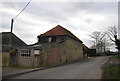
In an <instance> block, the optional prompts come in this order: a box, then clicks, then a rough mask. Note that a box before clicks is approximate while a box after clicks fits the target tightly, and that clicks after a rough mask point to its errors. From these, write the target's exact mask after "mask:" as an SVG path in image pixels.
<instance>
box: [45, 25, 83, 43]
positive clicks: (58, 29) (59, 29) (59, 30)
mask: <svg viewBox="0 0 120 81" xmlns="http://www.w3.org/2000/svg"><path fill="white" fill-rule="evenodd" d="M44 35H45V36H54V35H67V36H70V37H72V38H74V39H76V40H79V39H78V38H77V37H76V36H75V35H73V34H72V33H71V32H70V31H69V30H67V29H65V28H63V27H62V26H60V25H57V26H56V27H54V28H52V29H51V30H49V31H47V32H45V33H44ZM79 41H81V40H79ZM81 42H82V41H81Z"/></svg>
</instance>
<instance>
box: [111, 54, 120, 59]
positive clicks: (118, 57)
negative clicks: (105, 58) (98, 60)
mask: <svg viewBox="0 0 120 81" xmlns="http://www.w3.org/2000/svg"><path fill="white" fill-rule="evenodd" d="M111 58H112V59H120V55H113V56H112V57H111Z"/></svg>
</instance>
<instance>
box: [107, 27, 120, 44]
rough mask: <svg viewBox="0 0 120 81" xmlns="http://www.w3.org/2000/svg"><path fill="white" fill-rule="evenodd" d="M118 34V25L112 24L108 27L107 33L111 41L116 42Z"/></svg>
mask: <svg viewBox="0 0 120 81" xmlns="http://www.w3.org/2000/svg"><path fill="white" fill-rule="evenodd" d="M117 34H118V32H117V28H116V26H111V27H109V28H108V31H107V35H108V37H109V38H110V40H111V41H113V42H115V40H116V38H117Z"/></svg>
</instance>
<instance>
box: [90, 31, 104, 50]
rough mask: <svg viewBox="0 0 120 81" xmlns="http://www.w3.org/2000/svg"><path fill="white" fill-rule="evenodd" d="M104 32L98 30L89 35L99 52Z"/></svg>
mask: <svg viewBox="0 0 120 81" xmlns="http://www.w3.org/2000/svg"><path fill="white" fill-rule="evenodd" d="M104 36H105V33H101V32H99V31H95V32H93V33H92V34H91V35H90V37H91V38H92V39H93V42H94V45H93V46H95V48H96V50H97V52H100V49H102V39H103V38H104Z"/></svg>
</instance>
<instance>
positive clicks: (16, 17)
mask: <svg viewBox="0 0 120 81" xmlns="http://www.w3.org/2000/svg"><path fill="white" fill-rule="evenodd" d="M31 1H32V0H30V1H29V2H28V3H27V4H26V6H25V7H24V8H23V9H22V10H21V12H19V14H18V15H16V16H15V17H14V18H13V19H15V18H17V17H18V16H19V15H20V14H21V13H22V12H23V11H24V10H25V8H26V7H27V6H28V5H29V4H30V2H31Z"/></svg>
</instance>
